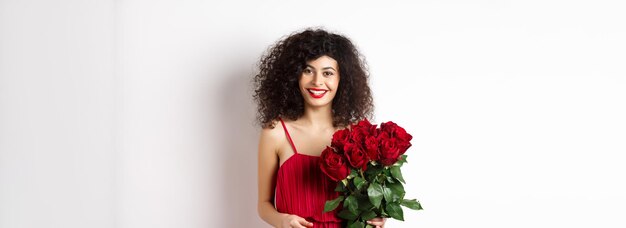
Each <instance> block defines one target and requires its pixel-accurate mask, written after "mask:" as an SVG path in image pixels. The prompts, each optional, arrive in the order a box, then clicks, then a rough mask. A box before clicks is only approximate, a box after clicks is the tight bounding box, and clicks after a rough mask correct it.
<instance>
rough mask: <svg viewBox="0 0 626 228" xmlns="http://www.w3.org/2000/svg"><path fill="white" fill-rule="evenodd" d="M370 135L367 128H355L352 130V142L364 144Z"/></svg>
mask: <svg viewBox="0 0 626 228" xmlns="http://www.w3.org/2000/svg"><path fill="white" fill-rule="evenodd" d="M368 135H369V132H368V131H367V129H365V128H353V129H352V130H351V131H350V142H353V143H358V144H362V143H363V142H365V137H367V136H368Z"/></svg>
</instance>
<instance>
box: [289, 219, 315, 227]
mask: <svg viewBox="0 0 626 228" xmlns="http://www.w3.org/2000/svg"><path fill="white" fill-rule="evenodd" d="M294 223H295V224H292V225H291V227H296V228H306V227H312V226H313V223H311V222H309V221H307V220H306V219H303V218H298V219H296V220H295V221H294Z"/></svg>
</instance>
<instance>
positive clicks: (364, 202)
mask: <svg viewBox="0 0 626 228" xmlns="http://www.w3.org/2000/svg"><path fill="white" fill-rule="evenodd" d="M357 200H358V201H359V211H368V210H371V209H373V208H374V205H373V204H372V202H370V199H369V197H368V196H367V195H360V196H357Z"/></svg>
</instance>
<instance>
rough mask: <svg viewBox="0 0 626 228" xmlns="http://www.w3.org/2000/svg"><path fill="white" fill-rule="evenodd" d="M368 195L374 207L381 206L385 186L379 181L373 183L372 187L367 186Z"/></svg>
mask: <svg viewBox="0 0 626 228" xmlns="http://www.w3.org/2000/svg"><path fill="white" fill-rule="evenodd" d="M367 195H368V196H369V198H370V202H372V204H373V205H374V207H379V206H380V202H381V201H382V200H383V187H382V186H380V184H378V183H371V184H370V187H369V188H367Z"/></svg>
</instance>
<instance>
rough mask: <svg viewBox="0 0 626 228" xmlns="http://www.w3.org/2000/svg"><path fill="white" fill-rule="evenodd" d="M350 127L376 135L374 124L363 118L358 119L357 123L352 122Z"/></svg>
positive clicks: (363, 132) (366, 133) (365, 133)
mask: <svg viewBox="0 0 626 228" xmlns="http://www.w3.org/2000/svg"><path fill="white" fill-rule="evenodd" d="M350 128H351V129H352V130H353V131H354V130H358V131H361V132H362V134H364V135H376V125H374V124H371V123H370V121H369V120H367V119H363V120H361V121H359V122H358V123H357V124H353V125H351V126H350Z"/></svg>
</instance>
